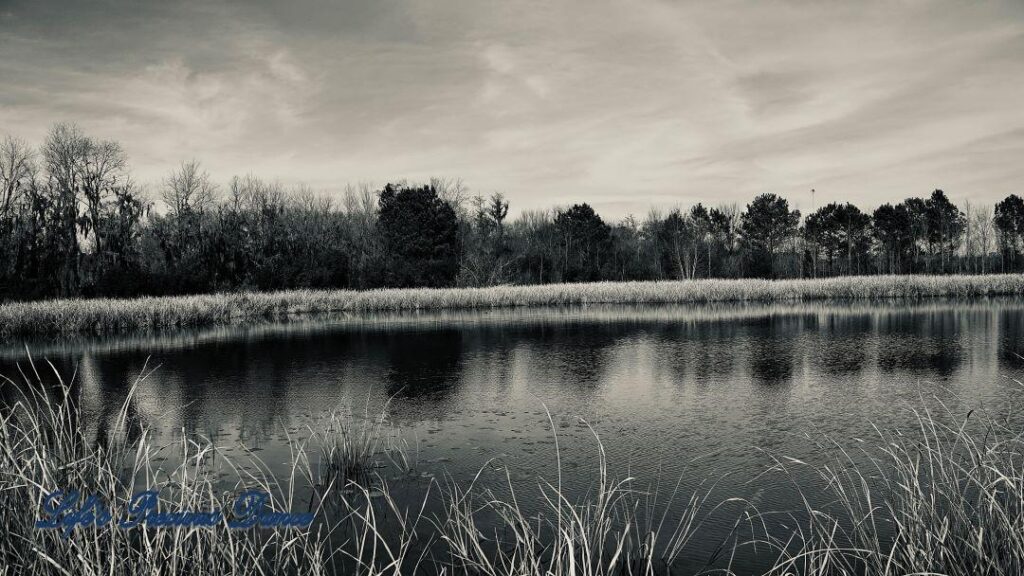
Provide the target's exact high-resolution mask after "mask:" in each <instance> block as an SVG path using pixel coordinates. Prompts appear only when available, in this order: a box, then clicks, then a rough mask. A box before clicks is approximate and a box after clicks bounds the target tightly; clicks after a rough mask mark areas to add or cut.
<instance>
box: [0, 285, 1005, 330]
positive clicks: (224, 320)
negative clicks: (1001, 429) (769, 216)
mask: <svg viewBox="0 0 1024 576" xmlns="http://www.w3.org/2000/svg"><path fill="white" fill-rule="evenodd" d="M1021 294H1024V275H1019V274H1014V275H983V276H968V275H950V276H849V277H840V278H825V279H813V280H812V279H808V280H758V279H746V280H685V281H662V282H596V283H587V284H545V285H534V286H494V287H488V288H437V289H434V288H413V289H384V290H367V291H352V290H291V291H284V292H269V293H249V292H241V293H230V294H210V295H201V296H180V297H161V298H136V299H94V300H84V299H69V300H52V301H44V302H15V303H8V304H3V305H0V334H6V335H29V334H76V333H96V334H113V333H129V332H139V331H154V330H156V331H159V330H168V329H177V328H195V327H203V326H217V325H232V324H256V323H262V322H267V321H280V320H284V319H288V318H291V317H293V316H299V315H311V314H314V315H328V314H340V313H357V312H382V311H403V310H443V309H472V308H499V307H513V306H563V305H585V304H601V303H614V304H679V303H705V302H803V301H813V300H865V299H866V300H892V299H911V300H914V299H924V298H937V297H948V298H978V297H986V296H1006V295H1021Z"/></svg>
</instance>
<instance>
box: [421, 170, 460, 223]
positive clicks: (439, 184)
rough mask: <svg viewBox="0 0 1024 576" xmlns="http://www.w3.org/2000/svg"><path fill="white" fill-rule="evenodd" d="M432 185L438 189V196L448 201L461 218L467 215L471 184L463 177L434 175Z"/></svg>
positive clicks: (431, 180)
mask: <svg viewBox="0 0 1024 576" xmlns="http://www.w3.org/2000/svg"><path fill="white" fill-rule="evenodd" d="M430 185H431V186H432V187H433V188H434V190H436V191H437V195H438V197H440V198H441V200H444V201H445V202H447V203H448V204H449V205H450V206H451V207H452V210H455V214H457V215H458V216H459V218H465V217H466V203H467V202H468V201H469V199H470V198H469V186H466V184H465V182H463V181H462V178H442V177H436V176H435V177H434V178H431V179H430Z"/></svg>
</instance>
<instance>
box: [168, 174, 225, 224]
mask: <svg viewBox="0 0 1024 576" xmlns="http://www.w3.org/2000/svg"><path fill="white" fill-rule="evenodd" d="M216 192H217V185H216V184H214V183H213V182H211V181H210V174H209V173H208V172H206V171H205V170H203V169H202V167H201V166H200V165H199V162H197V161H196V160H190V161H188V162H182V163H181V166H180V167H179V168H178V169H177V170H175V171H173V172H171V174H170V176H168V177H167V179H166V180H164V187H163V189H162V190H161V191H160V198H161V199H162V200H163V201H164V204H166V205H167V208H168V210H170V212H171V214H173V215H174V216H175V217H179V218H180V217H181V216H182V215H184V214H185V213H187V212H203V211H205V210H206V209H207V208H209V207H210V206H211V205H213V203H214V201H215V197H216Z"/></svg>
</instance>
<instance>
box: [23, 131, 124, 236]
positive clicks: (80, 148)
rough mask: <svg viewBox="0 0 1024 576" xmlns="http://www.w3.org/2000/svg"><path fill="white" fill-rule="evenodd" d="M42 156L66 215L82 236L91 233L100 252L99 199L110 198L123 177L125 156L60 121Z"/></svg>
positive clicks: (114, 145) (116, 147)
mask: <svg viewBox="0 0 1024 576" xmlns="http://www.w3.org/2000/svg"><path fill="white" fill-rule="evenodd" d="M43 159H44V161H45V165H46V171H47V174H48V175H49V177H50V180H51V184H53V185H54V190H53V193H54V194H55V195H57V196H58V200H59V201H60V204H61V208H62V210H63V211H64V212H65V216H66V218H69V219H71V220H74V221H78V222H79V226H80V227H81V228H82V232H83V234H85V235H86V236H88V235H89V234H92V235H93V240H94V248H95V250H96V252H97V253H99V252H101V250H102V237H101V234H99V233H98V232H97V230H98V225H99V222H100V216H101V211H102V209H103V202H104V201H105V200H107V199H108V197H112V194H113V192H112V191H113V189H114V188H115V187H116V186H117V185H118V182H119V180H123V179H125V178H127V173H126V171H127V164H128V156H127V155H126V154H125V152H124V150H123V149H122V148H121V145H120V144H118V143H116V142H112V141H109V140H103V141H96V140H93V139H92V138H89V137H88V136H86V135H84V134H83V133H82V131H81V130H80V129H79V128H78V126H76V125H75V124H64V123H61V124H56V125H55V126H54V127H53V128H52V129H51V130H50V134H49V136H48V137H47V139H46V143H45V144H44V145H43ZM80 203H81V204H84V213H85V214H84V215H85V218H84V219H82V220H79V219H78V215H77V212H78V205H79V204H80Z"/></svg>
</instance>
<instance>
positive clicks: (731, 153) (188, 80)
mask: <svg viewBox="0 0 1024 576" xmlns="http://www.w3.org/2000/svg"><path fill="white" fill-rule="evenodd" d="M0 81H2V82H3V88H2V90H0V133H3V134H11V135H14V136H17V137H20V138H22V139H24V140H26V141H29V142H31V143H39V142H41V140H42V139H43V137H44V136H45V133H46V131H47V130H48V129H49V127H50V126H51V125H52V124H53V123H55V122H59V121H70V122H75V123H77V124H79V125H80V126H81V127H82V128H83V129H84V130H85V131H86V132H87V133H89V134H91V135H94V136H97V137H100V138H109V139H113V140H117V141H119V142H121V143H122V145H123V146H124V147H125V149H126V151H127V152H128V154H129V159H130V164H131V166H132V170H133V173H134V174H135V175H136V176H137V178H138V179H139V180H140V181H142V182H146V183H150V184H151V185H156V183H158V182H159V181H160V180H161V178H163V176H165V175H166V174H167V173H168V172H169V171H170V170H171V169H172V168H174V167H175V166H176V165H177V164H179V163H180V162H181V161H183V160H189V159H192V158H195V159H198V160H199V161H200V162H202V163H203V165H204V166H205V167H206V168H207V169H208V170H209V171H210V172H211V174H212V176H213V177H214V178H215V179H216V180H218V181H220V182H226V181H227V180H228V179H229V178H230V177H231V176H233V175H243V174H247V173H252V174H255V175H257V176H260V177H262V178H267V179H272V180H273V179H276V180H280V181H281V182H284V183H288V184H298V183H303V184H306V185H309V186H311V187H313V188H314V189H318V190H323V191H325V192H327V193H332V194H333V193H338V192H340V190H341V189H342V188H343V187H344V185H345V184H346V183H357V182H373V183H375V184H383V183H384V182H387V181H395V180H399V179H406V180H411V181H422V180H426V179H427V178H429V177H431V176H441V177H457V178H461V179H463V180H464V181H465V182H466V184H467V185H468V186H469V187H470V189H471V191H472V192H473V193H480V194H489V193H491V192H502V193H504V194H505V195H506V196H507V197H508V198H509V199H510V200H511V202H512V206H513V211H514V212H518V211H520V210H523V209H533V208H548V207H551V206H553V205H565V204H570V203H574V202H584V201H585V202H588V203H590V204H591V205H593V206H594V207H595V209H597V210H598V211H599V212H600V213H601V214H602V215H604V216H606V217H609V218H614V219H617V218H621V217H622V216H624V215H626V214H627V213H632V214H635V215H637V216H642V215H643V214H645V213H646V212H647V210H648V209H649V208H651V207H657V208H669V207H672V206H676V205H681V206H688V205H691V204H694V203H697V202H703V203H705V204H719V203H733V202H735V203H739V204H744V203H746V202H747V201H749V200H750V198H751V197H752V196H754V195H755V194H758V193H762V192H772V193H776V194H780V195H782V196H785V197H787V198H788V199H790V201H791V202H792V203H793V204H795V205H796V206H798V207H800V208H801V209H804V210H805V211H806V210H807V209H808V208H810V202H811V200H810V193H809V192H810V189H811V188H814V189H816V190H817V198H816V203H817V205H819V206H820V205H822V204H824V203H827V202H831V201H850V202H854V203H856V204H858V205H861V206H862V207H871V206H876V205H878V204H881V203H884V202H893V201H899V200H902V199H903V198H906V197H908V196H925V195H927V194H928V193H930V192H931V190H933V189H935V188H942V189H943V190H945V191H946V193H947V194H948V195H949V196H950V197H951V198H952V199H953V200H954V201H958V202H961V201H963V200H965V199H970V200H971V201H972V202H977V203H984V204H992V203H994V202H996V201H998V200H1000V199H1001V198H1003V197H1005V196H1006V195H1008V194H1010V193H1020V192H1022V184H1024V163H1022V162H1020V158H1021V157H1022V153H1024V107H1022V106H1021V104H1020V103H1021V102H1024V4H1022V3H1020V2H1016V1H1013V0H1009V1H1003V2H996V1H991V2H979V3H970V4H964V3H956V2H951V1H950V2H946V1H941V2H940V1H925V0H914V1H909V0H908V1H902V2H865V3H848V4H846V3H844V4H839V3H808V2H803V1H796V0H793V1H773V2H755V1H753V0H730V1H727V2H715V3H696V2H692V3H691V2H661V1H640V2H628V3H627V2H619V1H612V0H588V1H587V2H557V3H547V2H514V3H503V2H470V1H464V2H463V1H453V0H445V1H440V2H399V1H397V0H394V1H391V0H384V1H377V2H350V1H345V2H330V1H328V0H320V1H304V2H298V3H291V4H289V5H287V6H285V5H284V3H274V2H245V3H243V2H225V1H217V2H198V1H197V2H168V3H140V2H128V1H125V0H104V1H102V2H97V3H90V5H89V6H85V5H83V3H75V2H67V3H60V2H45V1H44V2H36V3H32V2H22V1H20V0H17V1H13V2H12V1H10V0H0Z"/></svg>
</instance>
